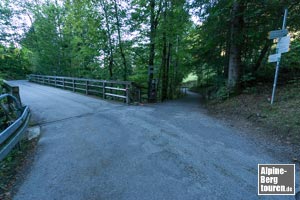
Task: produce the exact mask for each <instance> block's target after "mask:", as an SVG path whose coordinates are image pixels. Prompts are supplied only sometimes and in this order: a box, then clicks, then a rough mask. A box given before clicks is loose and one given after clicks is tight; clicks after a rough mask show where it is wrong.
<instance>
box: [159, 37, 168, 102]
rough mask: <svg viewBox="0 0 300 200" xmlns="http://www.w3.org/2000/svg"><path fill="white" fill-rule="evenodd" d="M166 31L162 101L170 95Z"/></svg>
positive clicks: (163, 54) (162, 65)
mask: <svg viewBox="0 0 300 200" xmlns="http://www.w3.org/2000/svg"><path fill="white" fill-rule="evenodd" d="M166 35H167V34H166V32H165V31H164V32H163V38H162V40H163V52H162V62H161V68H162V89H161V101H164V100H166V99H167V97H168V74H167V73H168V70H167V36H166Z"/></svg>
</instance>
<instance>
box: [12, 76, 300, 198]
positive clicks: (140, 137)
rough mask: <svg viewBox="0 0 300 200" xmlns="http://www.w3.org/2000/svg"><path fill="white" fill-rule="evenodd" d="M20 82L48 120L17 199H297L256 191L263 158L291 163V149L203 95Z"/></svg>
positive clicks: (38, 117) (38, 116) (42, 121)
mask: <svg viewBox="0 0 300 200" xmlns="http://www.w3.org/2000/svg"><path fill="white" fill-rule="evenodd" d="M14 83H16V84H18V85H19V86H20V91H21V98H22V101H23V103H24V104H27V105H30V108H31V111H32V113H33V120H34V122H35V123H36V124H39V125H40V126H41V138H40V140H39V142H38V146H37V152H36V155H35V158H34V162H33V165H32V167H31V170H30V172H29V174H28V175H27V176H26V179H25V180H24V181H23V183H21V185H20V186H19V190H18V192H17V194H16V195H15V196H14V199H16V200H19V199H20V200H27V199H28V200H35V199H36V200H40V199H43V200H48V199H49V200H50V199H51V200H52V199H57V200H61V199H70V200H75V199H82V200H86V199H91V200H92V199H95V200H101V199H105V200H106V199H107V200H123V199H130V200H131V199H133V200H134V199H136V200H143V199H149V200H150V199H153V200H156V199H170V200H171V199H172V200H174V199H178V200H185V199H191V200H192V199H193V200H194V199H204V200H214V199H215V200H220V199H230V200H233V199H251V200H252V199H294V197H293V196H258V195H257V164H258V163H261V164H263V163H291V161H290V160H289V159H288V156H289V153H290V152H289V151H290V150H289V149H288V148H285V147H281V146H277V145H275V144H272V143H270V142H268V141H263V140H259V139H257V138H255V137H254V136H251V135H249V134H244V133H242V132H240V131H237V130H234V129H233V128H231V127H228V126H226V125H225V124H223V123H221V122H218V121H217V120H215V119H213V118H211V117H208V116H207V115H206V114H205V110H203V109H202V108H201V107H200V104H199V96H197V95H196V94H193V93H189V95H188V96H187V97H186V98H184V99H181V100H176V101H169V102H166V103H161V104H148V105H144V106H128V105H126V104H121V103H112V102H108V101H103V100H101V99H97V98H93V97H88V96H84V95H80V94H76V93H72V92H69V91H65V90H60V89H56V88H52V87H47V86H41V85H37V84H33V83H28V82H26V81H15V82H14ZM298 168H299V167H298V166H297V170H298ZM297 175H298V173H297ZM298 181H299V177H297V178H296V187H297V188H298V187H299V186H298V184H297V182H298Z"/></svg>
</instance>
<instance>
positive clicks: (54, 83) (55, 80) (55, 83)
mask: <svg viewBox="0 0 300 200" xmlns="http://www.w3.org/2000/svg"><path fill="white" fill-rule="evenodd" d="M54 87H56V77H54Z"/></svg>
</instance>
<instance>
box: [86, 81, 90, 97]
mask: <svg viewBox="0 0 300 200" xmlns="http://www.w3.org/2000/svg"><path fill="white" fill-rule="evenodd" d="M85 94H86V95H88V94H89V81H86V82H85Z"/></svg>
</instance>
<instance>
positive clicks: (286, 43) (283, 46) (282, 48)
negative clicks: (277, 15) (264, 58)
mask: <svg viewBox="0 0 300 200" xmlns="http://www.w3.org/2000/svg"><path fill="white" fill-rule="evenodd" d="M290 40H291V37H290V36H289V35H287V36H285V37H282V38H280V39H279V42H278V43H277V49H278V53H286V52H288V51H289V50H290V48H289V47H290Z"/></svg>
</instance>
